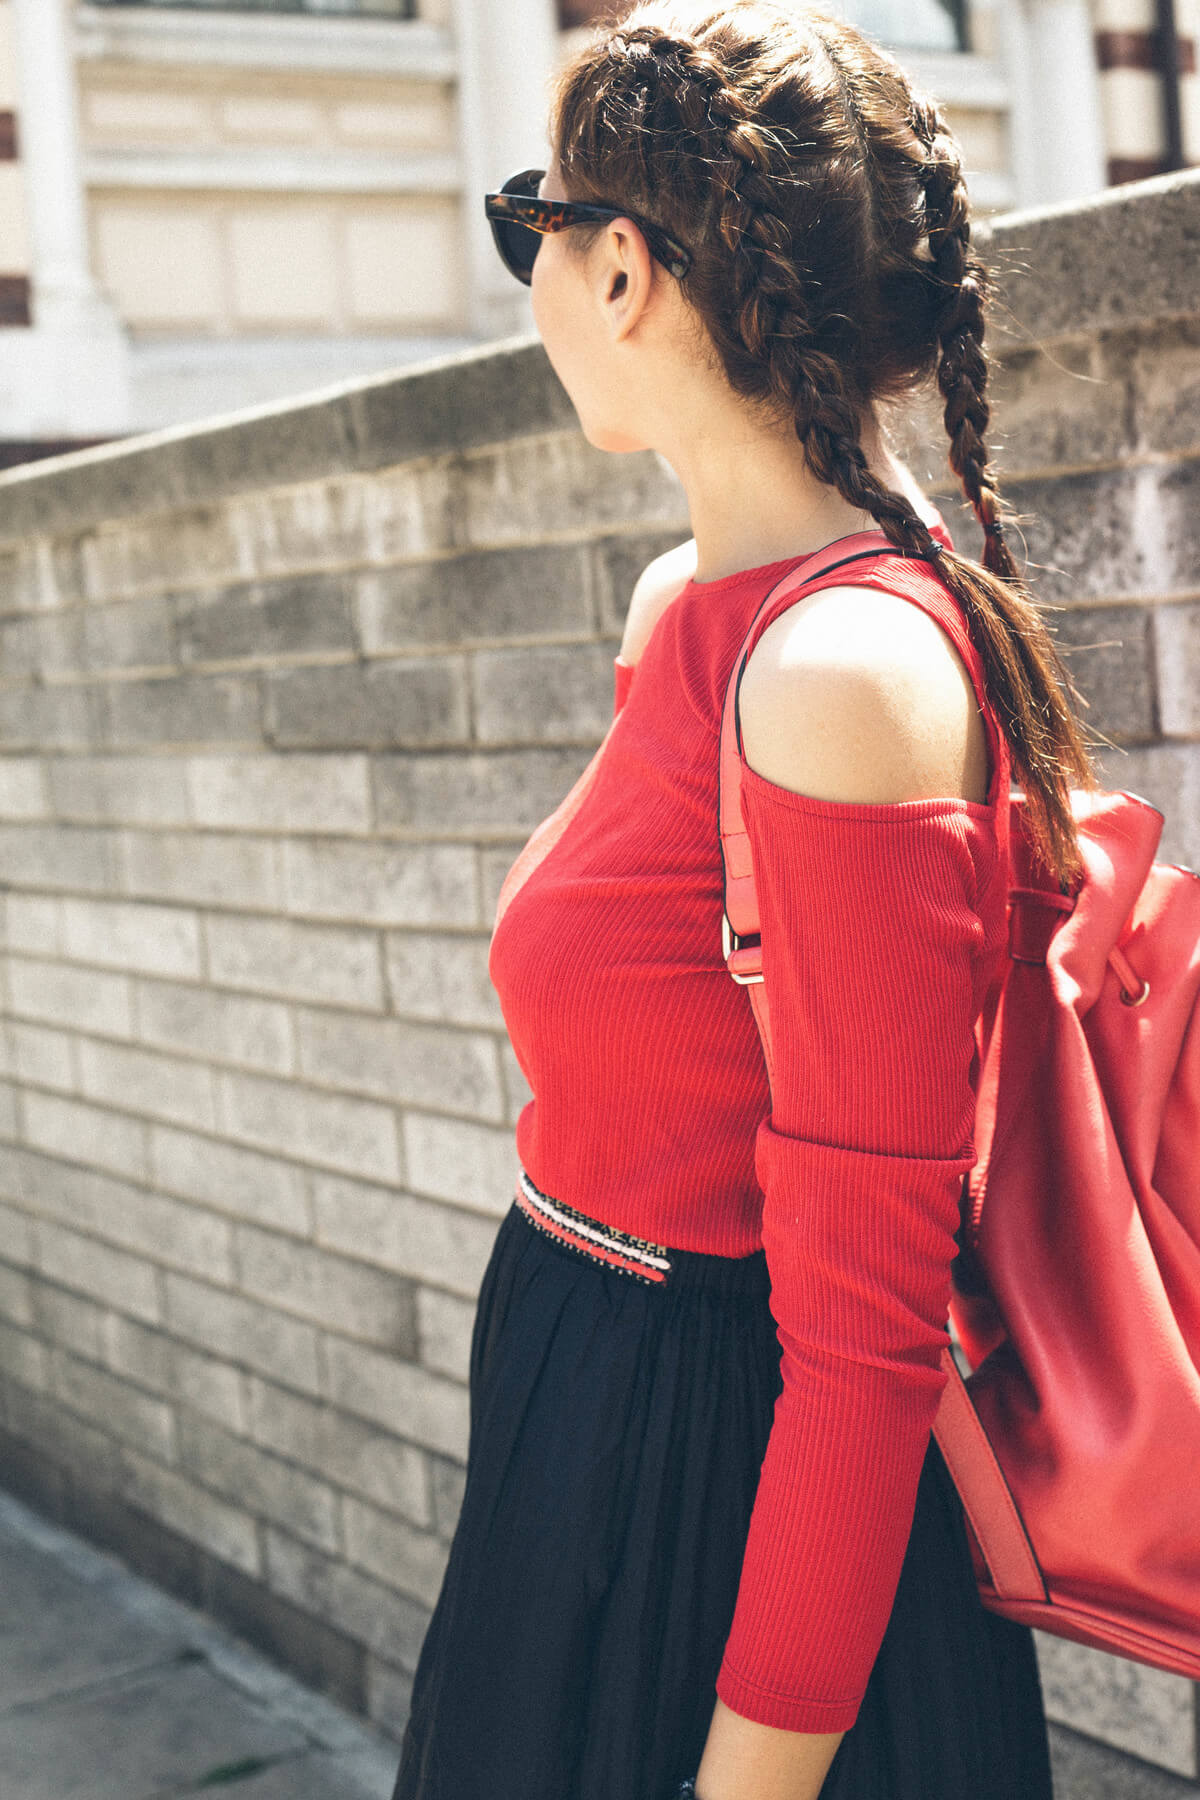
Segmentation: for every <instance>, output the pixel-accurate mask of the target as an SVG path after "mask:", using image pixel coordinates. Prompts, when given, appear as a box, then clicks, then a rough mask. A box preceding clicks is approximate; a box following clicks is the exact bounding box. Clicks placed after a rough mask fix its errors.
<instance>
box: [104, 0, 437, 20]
mask: <svg viewBox="0 0 1200 1800" xmlns="http://www.w3.org/2000/svg"><path fill="white" fill-rule="evenodd" d="M92 4H93V5H94V6H172V7H175V8H177V9H178V10H179V11H184V10H188V11H191V12H254V13H313V14H314V15H319V16H320V17H321V18H326V19H327V18H346V19H351V18H353V19H415V18H416V16H417V0H92Z"/></svg>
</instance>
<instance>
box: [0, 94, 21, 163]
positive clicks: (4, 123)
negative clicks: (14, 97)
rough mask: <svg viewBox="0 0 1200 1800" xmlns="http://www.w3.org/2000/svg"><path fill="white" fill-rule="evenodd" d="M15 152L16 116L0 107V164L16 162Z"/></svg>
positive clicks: (16, 153) (6, 108)
mask: <svg viewBox="0 0 1200 1800" xmlns="http://www.w3.org/2000/svg"><path fill="white" fill-rule="evenodd" d="M18 155H19V151H18V150H17V115H16V113H15V112H13V111H12V110H11V109H10V108H8V107H4V106H0V162H16V160H17V157H18Z"/></svg>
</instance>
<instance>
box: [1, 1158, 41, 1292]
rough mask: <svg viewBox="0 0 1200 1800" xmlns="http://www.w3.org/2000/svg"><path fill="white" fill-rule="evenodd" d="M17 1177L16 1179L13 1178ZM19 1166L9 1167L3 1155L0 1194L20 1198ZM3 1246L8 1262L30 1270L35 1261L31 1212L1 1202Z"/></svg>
mask: <svg viewBox="0 0 1200 1800" xmlns="http://www.w3.org/2000/svg"><path fill="white" fill-rule="evenodd" d="M14 1176H15V1179H14ZM20 1176H21V1169H20V1165H19V1164H16V1165H10V1163H9V1162H8V1161H6V1159H5V1158H4V1156H3V1155H2V1154H0V1193H5V1192H6V1191H7V1193H8V1195H9V1197H10V1198H15V1197H20V1196H21V1192H22V1187H23V1183H22V1181H21V1179H20ZM0 1244H3V1246H4V1255H5V1258H6V1260H7V1261H8V1262H10V1263H15V1264H18V1265H20V1266H21V1267H23V1268H31V1267H32V1266H33V1261H34V1224H33V1219H32V1218H31V1217H30V1215H29V1213H28V1212H24V1211H21V1210H19V1209H18V1208H16V1207H13V1206H5V1205H4V1204H3V1203H2V1202H0Z"/></svg>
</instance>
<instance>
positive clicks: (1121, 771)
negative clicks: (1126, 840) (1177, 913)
mask: <svg viewBox="0 0 1200 1800" xmlns="http://www.w3.org/2000/svg"><path fill="white" fill-rule="evenodd" d="M1097 766H1098V771H1099V775H1100V779H1101V781H1102V783H1103V784H1104V785H1105V786H1106V787H1113V788H1124V789H1126V790H1127V791H1128V792H1129V793H1134V794H1139V795H1141V796H1142V798H1144V799H1146V800H1149V801H1150V803H1151V805H1152V806H1157V807H1158V809H1159V811H1160V812H1161V813H1162V814H1163V815H1164V821H1165V822H1164V825H1163V835H1162V842H1161V844H1160V845H1159V851H1158V854H1159V856H1160V858H1161V859H1162V860H1163V861H1164V862H1179V863H1184V864H1186V865H1187V866H1188V867H1190V868H1194V869H1197V870H1200V744H1179V743H1175V744H1143V745H1135V746H1133V747H1131V748H1130V749H1128V750H1126V751H1124V752H1122V751H1120V750H1108V751H1104V752H1102V753H1101V755H1100V756H1099V757H1098V758H1097Z"/></svg>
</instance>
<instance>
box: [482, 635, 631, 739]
mask: <svg viewBox="0 0 1200 1800" xmlns="http://www.w3.org/2000/svg"><path fill="white" fill-rule="evenodd" d="M473 661H474V676H475V732H476V736H477V737H478V739H479V741H480V743H481V744H509V745H513V744H562V743H579V742H580V741H582V742H584V743H585V744H587V745H588V746H589V747H591V746H594V745H595V744H597V743H598V742H599V740H600V739H601V738H602V737H603V736H604V733H605V732H606V731H607V730H608V727H609V724H610V722H611V720H612V710H613V666H612V651H611V650H610V648H609V646H608V645H607V644H573V645H565V644H551V645H547V646H546V647H545V648H536V647H535V648H532V649H522V650H479V651H477V652H476V653H475V656H474V659H473Z"/></svg>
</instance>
